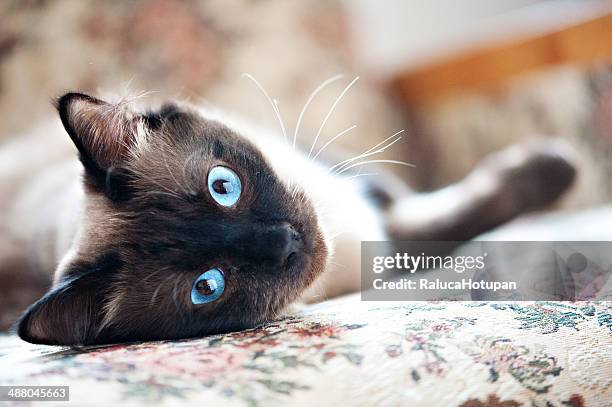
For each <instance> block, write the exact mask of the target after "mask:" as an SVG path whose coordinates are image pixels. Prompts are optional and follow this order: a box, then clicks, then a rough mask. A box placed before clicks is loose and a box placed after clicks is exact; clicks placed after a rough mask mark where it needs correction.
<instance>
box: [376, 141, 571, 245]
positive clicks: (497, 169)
mask: <svg viewBox="0 0 612 407" xmlns="http://www.w3.org/2000/svg"><path fill="white" fill-rule="evenodd" d="M575 176H576V167H575V165H574V154H573V150H572V148H571V147H570V146H569V145H568V144H567V143H565V142H563V141H561V140H557V139H544V140H537V141H533V142H529V143H525V144H518V145H515V146H512V147H509V148H507V149H505V150H502V151H500V152H498V153H495V154H492V155H490V156H488V157H486V158H485V159H484V160H483V161H482V162H481V163H480V164H479V165H478V166H477V167H476V168H475V169H474V171H472V173H470V174H469V175H468V176H467V177H466V178H465V179H463V180H462V181H460V182H458V183H457V184H454V185H451V186H449V187H446V188H444V189H441V190H439V191H435V192H431V193H421V194H413V195H410V196H407V197H405V198H403V199H400V200H398V201H396V202H394V203H393V204H392V205H391V207H390V208H389V210H388V212H387V214H388V215H387V230H388V233H389V237H390V238H392V239H395V240H449V241H463V240H469V239H471V238H473V237H475V236H477V235H479V234H481V233H483V232H486V231H487V230H489V229H492V228H494V227H496V226H498V225H501V224H502V223H505V222H507V221H509V220H511V219H512V218H514V217H516V216H517V215H519V214H521V213H524V212H528V211H532V210H537V209H542V208H544V207H546V206H547V205H549V204H551V203H553V202H554V201H556V200H557V199H558V198H559V197H560V196H561V195H562V194H563V193H564V192H565V191H566V190H567V189H568V188H569V187H570V186H571V184H572V183H573V181H574V178H575Z"/></svg>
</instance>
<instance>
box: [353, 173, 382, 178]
mask: <svg viewBox="0 0 612 407" xmlns="http://www.w3.org/2000/svg"><path fill="white" fill-rule="evenodd" d="M370 175H379V174H378V173H377V172H368V173H365V174H355V175H351V176H350V177H347V178H346V179H352V178H357V177H367V176H370Z"/></svg>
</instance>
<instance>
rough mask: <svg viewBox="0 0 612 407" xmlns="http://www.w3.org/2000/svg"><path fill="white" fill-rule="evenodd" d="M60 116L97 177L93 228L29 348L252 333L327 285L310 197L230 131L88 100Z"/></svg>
mask: <svg viewBox="0 0 612 407" xmlns="http://www.w3.org/2000/svg"><path fill="white" fill-rule="evenodd" d="M58 109H59V112H60V116H61V118H62V122H63V124H64V126H65V128H66V130H67V132H68V134H69V135H70V137H71V138H72V140H73V141H74V143H75V145H76V146H77V148H78V150H79V154H80V158H81V162H82V163H83V165H84V168H85V172H84V184H85V190H86V202H85V208H84V217H83V221H82V225H81V230H80V232H79V233H78V235H77V238H76V239H77V241H76V244H75V250H74V253H72V254H71V256H70V257H69V258H68V259H67V261H65V262H64V263H65V264H64V265H63V266H62V269H61V270H59V272H60V273H61V274H60V278H59V281H58V283H57V284H56V285H55V287H54V288H53V289H52V290H51V291H50V292H49V293H47V295H46V296H45V297H43V298H42V299H41V300H40V301H38V302H37V303H36V304H34V305H33V306H32V307H31V308H30V309H29V310H28V311H27V313H26V315H24V317H23V318H22V320H21V322H20V325H19V334H20V335H21V337H22V338H24V339H26V340H28V341H31V342H37V343H50V344H67V345H75V344H99V343H110V342H120V341H136V340H153V339H174V338H186V337H193V336H199V335H205V334H210V333H218V332H224V331H229V330H236V329H242V328H246V327H251V326H254V325H256V324H258V323H261V322H263V321H266V320H269V319H272V318H274V317H275V316H276V315H277V314H278V313H279V312H280V311H281V310H282V309H283V307H284V306H286V305H287V304H288V303H289V302H291V301H293V300H295V299H296V298H297V296H298V295H299V294H300V293H301V292H302V291H303V290H304V289H305V288H306V287H307V286H308V285H309V284H310V283H311V282H312V281H313V280H314V278H316V277H317V276H318V274H319V273H321V272H322V271H323V268H324V267H325V263H326V260H327V249H326V244H325V242H324V238H323V235H322V233H321V231H320V229H319V226H318V223H317V217H316V214H315V211H314V210H313V207H312V205H311V203H310V201H309V199H308V197H306V196H304V194H303V192H302V191H300V190H294V189H293V188H292V187H289V186H288V185H285V184H284V183H283V182H282V181H281V179H280V177H279V176H278V175H277V174H275V173H274V171H273V170H272V169H271V167H270V166H269V165H268V163H267V162H266V161H265V159H264V158H263V156H262V154H261V152H260V151H258V150H257V148H256V147H254V146H253V145H252V144H251V143H249V142H248V141H247V140H245V139H244V138H242V137H241V136H240V135H238V134H236V133H234V132H233V131H232V130H230V129H229V128H228V127H226V126H224V125H223V124H221V123H219V122H215V121H211V120H208V119H205V118H203V117H201V116H200V115H199V114H197V113H196V112H193V111H190V110H186V109H181V108H179V107H177V106H174V105H166V106H165V107H163V108H162V109H161V110H160V111H157V112H151V113H147V114H142V115H140V114H134V113H131V112H129V111H127V110H126V108H125V107H123V106H120V105H119V106H117V105H109V104H107V103H105V102H103V101H100V100H98V99H94V98H91V97H89V96H85V95H80V94H68V95H65V96H64V97H62V98H61V99H60V100H59V103H58Z"/></svg>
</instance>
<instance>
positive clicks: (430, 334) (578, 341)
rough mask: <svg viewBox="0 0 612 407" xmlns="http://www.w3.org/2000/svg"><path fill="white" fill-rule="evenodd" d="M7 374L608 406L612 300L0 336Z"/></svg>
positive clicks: (347, 396)
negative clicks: (68, 344)
mask: <svg viewBox="0 0 612 407" xmlns="http://www.w3.org/2000/svg"><path fill="white" fill-rule="evenodd" d="M0 383H1V384H19V385H34V384H41V385H69V386H70V400H71V402H70V403H69V405H74V406H77V405H78V406H89V405H116V403H117V402H121V403H123V404H126V405H136V406H137V405H150V404H152V403H153V404H156V405H157V404H159V405H164V404H167V405H176V404H180V405H191V404H193V405H209V406H210V405H223V406H226V405H227V406H286V405H296V406H314V405H316V406H344V405H355V406H400V405H410V406H470V407H479V406H504V407H511V406H519V405H524V406H610V405H612V388H611V387H612V302H599V303H591V302H580V303H560V302H557V303H555V302H537V303H518V302H517V303H484V302H483V303H474V302H438V303H436V302H405V303H390V302H384V303H383V302H377V303H365V302H360V301H359V297H357V296H351V297H347V298H344V299H340V300H335V301H330V302H327V303H323V304H319V305H316V306H312V307H309V308H306V309H305V310H304V311H302V312H300V313H299V314H297V315H295V316H293V317H289V318H286V319H284V320H281V321H278V322H275V323H272V324H269V325H267V326H263V327H260V328H257V329H253V330H248V331H244V332H236V333H231V334H227V335H218V336H211V337H206V338H202V339H195V340H185V341H178V342H154V343H137V344H128V345H116V346H111V347H102V348H88V349H80V350H75V349H64V348H56V347H46V346H34V345H29V344H26V343H24V342H21V341H20V340H18V339H17V338H15V337H12V336H5V337H2V338H1V339H0Z"/></svg>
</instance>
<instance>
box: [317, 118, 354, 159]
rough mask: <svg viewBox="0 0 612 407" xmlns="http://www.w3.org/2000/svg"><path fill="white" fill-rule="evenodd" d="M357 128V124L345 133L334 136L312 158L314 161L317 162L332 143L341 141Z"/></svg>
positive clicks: (344, 131)
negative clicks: (340, 139)
mask: <svg viewBox="0 0 612 407" xmlns="http://www.w3.org/2000/svg"><path fill="white" fill-rule="evenodd" d="M355 127H357V125H356V124H354V125H352V126H351V127H349V128H348V129H345V130H343V131H341V132H340V133H338V134H336V136H334V137H333V138H332V139H331V140H329V141H328V142H327V143H325V144H324V145H323V147H321V148H320V149H319V151H317V153H316V154H315V155H314V156H313V157H312V160H313V161H314V160H316V159H317V157H318V156H319V154H321V152H322V151H323V150H325V149H326V148H327V147H328V146H329V145H330V144H331V143H333V142H334V141H336V140H337V139H339V138H340V137H342V136H344V135H345V134H347V133H348V132H349V131H351V130H353V129H354V128H355Z"/></svg>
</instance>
